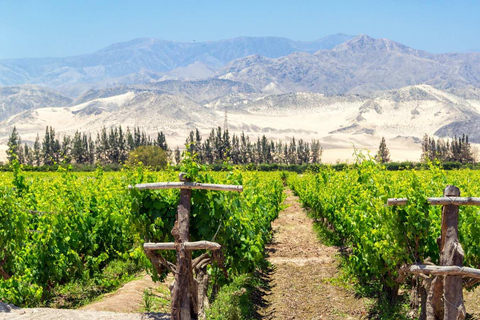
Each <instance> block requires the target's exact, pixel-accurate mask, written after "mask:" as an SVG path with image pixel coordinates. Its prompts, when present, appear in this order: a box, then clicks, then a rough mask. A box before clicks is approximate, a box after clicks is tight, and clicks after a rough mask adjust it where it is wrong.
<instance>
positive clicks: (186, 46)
mask: <svg viewBox="0 0 480 320" xmlns="http://www.w3.org/2000/svg"><path fill="white" fill-rule="evenodd" d="M0 85H4V87H3V88H2V87H0V106H2V108H3V109H2V110H3V112H2V113H0V120H3V121H2V122H1V123H0V136H1V138H0V142H2V141H5V139H6V137H7V135H8V134H9V132H10V131H11V128H12V127H13V125H15V126H17V128H18V129H19V130H20V133H21V135H22V137H24V139H25V140H26V141H27V142H30V141H31V140H32V139H34V137H35V136H36V133H37V132H43V131H44V128H45V126H46V125H52V126H54V127H56V128H57V130H59V131H60V132H64V133H73V132H74V131H75V130H82V131H90V132H92V133H95V132H96V131H98V130H99V129H100V128H101V127H103V126H111V125H114V124H123V125H125V126H126V125H130V126H133V125H140V126H142V127H144V128H145V129H146V130H147V132H151V133H152V134H153V133H154V132H155V131H156V130H163V131H164V132H166V133H167V139H169V138H170V139H171V140H172V141H173V144H182V143H183V141H184V139H185V136H186V132H187V131H189V130H191V129H194V128H199V129H201V131H202V132H203V133H206V132H208V131H209V129H210V128H212V127H213V126H218V125H223V120H224V114H223V113H224V111H225V110H228V120H229V128H230V130H231V131H233V132H241V131H245V132H246V133H247V134H249V135H251V136H252V137H256V136H258V135H261V134H266V135H268V136H270V137H272V138H277V139H282V140H288V139H291V138H292V137H293V136H295V137H299V138H304V139H308V140H310V139H320V140H321V142H323V145H324V148H326V149H327V151H326V153H325V154H327V152H328V149H331V150H333V149H335V150H347V149H348V150H350V149H351V145H352V143H354V144H355V145H357V146H362V147H366V148H376V147H377V146H378V141H379V139H380V138H381V136H386V137H387V144H388V143H390V145H391V146H392V149H393V150H392V153H393V155H394V157H395V156H396V155H398V156H399V157H400V158H399V159H402V160H403V159H404V158H402V157H405V158H410V159H413V160H418V156H419V146H418V141H419V139H420V138H421V137H422V136H423V134H425V133H427V134H430V135H433V134H436V135H437V136H441V137H452V136H454V135H461V134H463V133H467V134H469V135H470V137H471V138H472V141H474V142H479V143H480V134H479V131H480V130H479V124H478V123H479V121H477V120H478V119H480V89H479V88H480V53H474V52H470V53H445V54H431V53H428V52H425V51H420V50H415V49H412V48H409V47H406V46H404V45H402V44H399V43H397V42H394V41H391V40H388V39H374V38H371V37H369V36H366V35H360V36H356V37H354V36H348V35H343V34H337V35H333V36H328V37H324V38H322V39H319V40H317V41H312V42H299V41H293V40H289V39H285V38H275V37H263V38H252V37H243V38H235V39H230V40H224V41H216V42H206V43H195V42H192V43H177V42H171V41H163V40H156V39H136V40H132V41H129V42H124V43H118V44H113V45H111V46H109V47H107V48H104V49H102V50H99V51H97V52H95V53H93V54H87V55H82V56H75V57H67V58H46V59H17V60H12V59H11V60H0ZM22 133H23V134H22ZM389 139H390V140H389ZM349 154H351V152H350V151H349ZM335 156H336V155H334V156H332V158H331V160H332V161H334V160H336V158H335ZM338 157H339V158H342V157H344V155H338ZM347 157H348V156H347Z"/></svg>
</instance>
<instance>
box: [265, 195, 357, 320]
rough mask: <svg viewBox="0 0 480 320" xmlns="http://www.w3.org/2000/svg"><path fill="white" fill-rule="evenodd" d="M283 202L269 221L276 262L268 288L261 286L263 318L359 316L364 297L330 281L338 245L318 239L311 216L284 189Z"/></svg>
mask: <svg viewBox="0 0 480 320" xmlns="http://www.w3.org/2000/svg"><path fill="white" fill-rule="evenodd" d="M286 192H287V198H286V200H285V204H286V205H288V207H287V208H286V209H285V210H283V211H281V212H280V214H279V217H278V219H277V220H276V221H274V222H273V224H272V226H273V231H274V239H273V241H272V243H271V245H270V246H268V247H267V250H268V251H269V257H268V260H269V261H270V262H271V263H272V264H273V265H274V270H273V272H272V274H271V275H270V285H271V290H270V292H265V296H264V300H266V301H265V303H266V305H267V307H266V308H264V309H263V310H261V311H260V313H261V315H262V316H263V318H264V319H361V318H362V316H365V315H366V308H365V301H363V300H360V299H357V298H355V297H354V294H353V292H349V291H348V290H346V289H344V288H341V287H340V286H338V285H334V284H332V283H335V280H334V279H335V278H336V277H337V276H338V272H337V271H338V270H337V267H338V262H337V258H336V255H337V254H338V249H336V248H334V247H328V246H324V245H322V244H321V243H320V242H319V240H318V238H317V235H316V234H315V231H314V230H313V222H312V220H311V219H310V218H308V217H307V214H306V212H305V210H304V209H303V208H302V207H301V206H300V203H299V202H298V197H296V196H294V195H293V193H292V191H291V190H288V189H287V191H286Z"/></svg>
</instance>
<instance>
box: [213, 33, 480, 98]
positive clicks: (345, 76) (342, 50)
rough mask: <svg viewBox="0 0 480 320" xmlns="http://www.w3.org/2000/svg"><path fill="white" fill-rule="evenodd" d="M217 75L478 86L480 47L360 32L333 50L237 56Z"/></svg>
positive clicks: (358, 89) (330, 85) (357, 86)
mask: <svg viewBox="0 0 480 320" xmlns="http://www.w3.org/2000/svg"><path fill="white" fill-rule="evenodd" d="M216 77H218V78H221V79H229V80H233V81H240V82H245V83H248V84H250V85H252V86H253V87H254V88H257V89H259V90H262V91H264V92H278V91H280V92H301V91H306V92H319V93H325V94H329V95H331V94H350V93H363V94H365V93H367V94H368V93H372V92H374V91H378V90H387V89H395V88H401V87H405V86H409V85H415V84H423V83H425V84H429V85H432V86H435V87H437V88H444V89H445V88H464V87H468V86H473V87H479V86H480V53H453V54H431V53H428V52H425V51H419V50H415V49H412V48H409V47H406V46H404V45H402V44H399V43H397V42H394V41H391V40H388V39H373V38H371V37H368V36H366V35H360V36H358V37H355V38H353V39H351V40H348V41H346V42H345V43H342V44H340V45H338V46H336V47H335V48H333V49H332V50H319V51H318V52H316V53H314V54H309V53H306V52H296V53H292V54H290V55H287V56H284V57H280V58H267V57H263V56H259V55H255V56H249V57H245V58H241V59H237V60H235V61H232V62H231V63H229V64H227V65H226V66H225V67H224V68H222V69H220V70H219V71H218V72H217V74H216Z"/></svg>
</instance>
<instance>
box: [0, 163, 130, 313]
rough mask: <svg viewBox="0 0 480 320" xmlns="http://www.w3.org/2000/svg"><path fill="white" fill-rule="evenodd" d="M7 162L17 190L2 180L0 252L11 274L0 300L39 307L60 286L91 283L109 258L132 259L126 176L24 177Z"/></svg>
mask: <svg viewBox="0 0 480 320" xmlns="http://www.w3.org/2000/svg"><path fill="white" fill-rule="evenodd" d="M12 165H13V166H14V177H13V183H12V184H13V185H14V186H15V187H14V188H12V187H11V186H10V185H9V184H8V183H5V182H4V181H3V182H2V184H3V185H2V186H1V187H0V188H2V191H3V192H2V198H1V199H0V206H1V207H2V210H1V213H0V214H1V215H2V219H1V222H0V243H1V244H2V248H3V251H1V252H0V254H1V258H2V260H3V269H4V270H5V272H6V273H7V274H9V275H11V278H9V279H6V280H3V281H0V297H1V299H3V300H6V301H9V302H11V303H14V304H17V305H23V306H32V305H38V304H41V303H44V302H45V301H48V300H49V299H50V298H51V297H52V296H54V288H56V287H57V286H59V285H64V284H67V283H70V282H74V281H83V280H88V279H92V278H93V279H95V278H97V277H98V276H99V275H100V274H101V273H102V271H103V270H104V269H105V267H106V266H107V265H108V264H109V263H110V261H113V260H117V259H124V260H125V259H134V258H135V257H134V255H133V254H132V251H131V250H132V249H133V248H134V245H135V243H137V242H138V236H137V235H136V234H135V233H134V232H133V229H132V227H131V223H130V220H131V218H130V217H131V214H130V207H131V198H130V196H129V193H128V191H127V188H126V187H127V185H126V180H125V179H123V178H121V177H120V178H115V179H112V177H107V176H105V175H104V174H103V172H102V171H101V170H99V171H97V172H96V174H95V176H94V177H88V178H87V177H84V178H80V177H78V176H77V175H74V174H73V173H71V172H69V171H68V170H65V169H60V171H59V173H57V174H55V176H50V177H48V176H46V178H43V179H42V178H39V177H37V178H34V179H31V178H30V179H27V178H26V177H25V176H24V174H23V173H22V172H21V170H20V168H19V167H17V166H18V164H17V163H16V162H15V161H14V162H13V164H12ZM137 260H139V259H137Z"/></svg>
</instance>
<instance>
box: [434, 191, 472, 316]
mask: <svg viewBox="0 0 480 320" xmlns="http://www.w3.org/2000/svg"><path fill="white" fill-rule="evenodd" d="M443 195H444V196H445V197H459V196H460V190H459V189H458V188H457V187H455V186H451V185H448V186H447V187H446V188H445V190H444V191H443ZM463 256H464V253H463V249H462V246H461V244H460V242H459V240H458V206H457V205H453V204H450V205H444V206H443V208H442V235H441V240H440V266H458V267H461V266H462V265H463ZM443 287H444V294H443V306H444V318H443V319H444V320H463V319H465V316H466V310H465V305H464V304H463V291H462V276H445V277H444V283H443Z"/></svg>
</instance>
